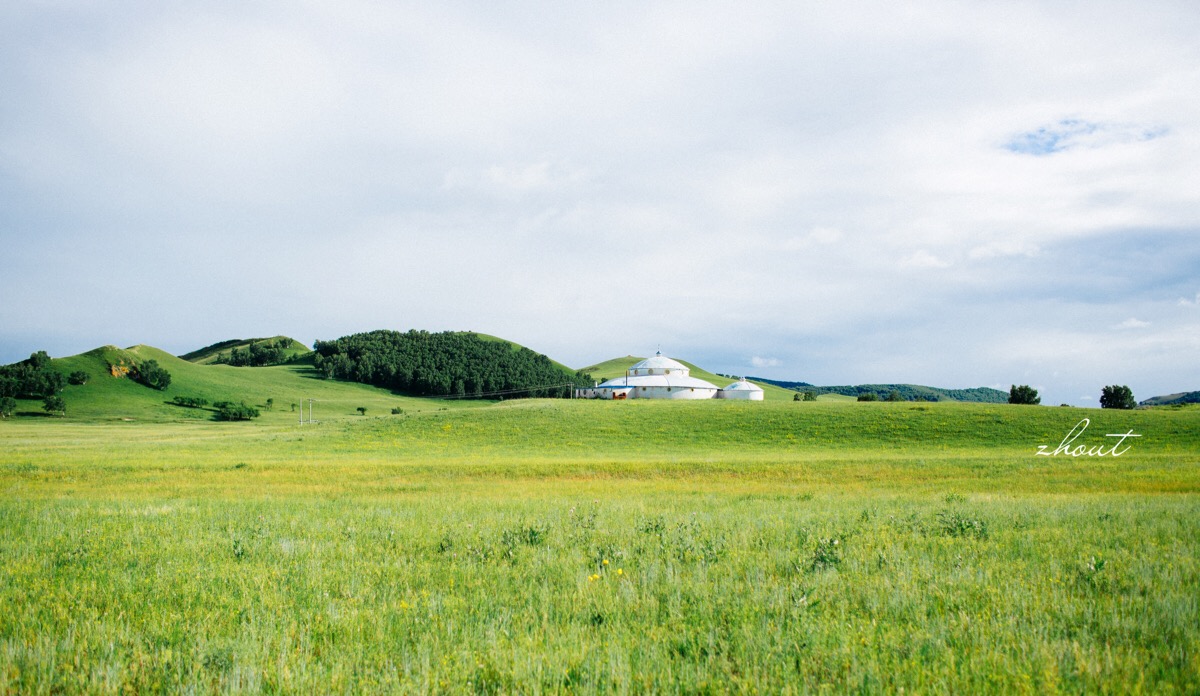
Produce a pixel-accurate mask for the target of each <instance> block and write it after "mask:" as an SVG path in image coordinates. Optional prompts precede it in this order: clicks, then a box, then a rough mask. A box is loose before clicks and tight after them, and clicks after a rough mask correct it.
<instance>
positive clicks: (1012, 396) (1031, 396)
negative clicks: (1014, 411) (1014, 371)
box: [1008, 384, 1042, 406]
mask: <svg viewBox="0 0 1200 696" xmlns="http://www.w3.org/2000/svg"><path fill="white" fill-rule="evenodd" d="M1008 403H1010V404H1031V405H1034V406H1036V405H1038V404H1040V403H1042V397H1040V396H1038V393H1037V390H1036V389H1034V388H1033V387H1031V386H1029V385H1028V384H1022V385H1021V386H1019V387H1018V386H1017V385H1015V384H1014V385H1012V388H1011V389H1009V390H1008Z"/></svg>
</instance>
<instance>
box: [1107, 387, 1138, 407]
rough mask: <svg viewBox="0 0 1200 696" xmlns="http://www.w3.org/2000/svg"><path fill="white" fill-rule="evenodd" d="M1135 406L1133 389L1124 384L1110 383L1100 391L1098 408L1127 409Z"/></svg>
mask: <svg viewBox="0 0 1200 696" xmlns="http://www.w3.org/2000/svg"><path fill="white" fill-rule="evenodd" d="M1136 406H1137V401H1136V400H1135V399H1134V398H1133V391H1132V390H1131V389H1130V388H1129V387H1127V386H1125V385H1116V384H1112V385H1109V386H1107V387H1105V388H1104V389H1103V390H1101V392H1100V408H1119V409H1125V410H1129V409H1132V408H1135V407H1136Z"/></svg>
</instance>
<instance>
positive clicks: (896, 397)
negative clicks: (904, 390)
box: [887, 389, 904, 401]
mask: <svg viewBox="0 0 1200 696" xmlns="http://www.w3.org/2000/svg"><path fill="white" fill-rule="evenodd" d="M887 400H888V401H904V397H903V396H900V392H898V391H896V390H895V389H893V390H891V391H890V392H888V395H887Z"/></svg>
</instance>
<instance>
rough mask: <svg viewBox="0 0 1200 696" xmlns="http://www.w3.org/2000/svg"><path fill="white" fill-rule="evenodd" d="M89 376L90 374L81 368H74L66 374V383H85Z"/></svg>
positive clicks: (77, 384)
mask: <svg viewBox="0 0 1200 696" xmlns="http://www.w3.org/2000/svg"><path fill="white" fill-rule="evenodd" d="M90 378H91V375H89V374H88V373H86V372H84V371H83V370H75V371H74V372H72V373H71V374H70V375H67V383H68V384H74V385H75V386H79V385H82V384H87V382H88V379H90Z"/></svg>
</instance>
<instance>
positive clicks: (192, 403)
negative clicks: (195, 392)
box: [173, 396, 208, 408]
mask: <svg viewBox="0 0 1200 696" xmlns="http://www.w3.org/2000/svg"><path fill="white" fill-rule="evenodd" d="M173 401H174V402H175V405H176V406H183V407H184V408H204V407H205V406H207V405H208V399H204V398H201V397H199V396H177V397H175V398H174V399H173Z"/></svg>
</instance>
